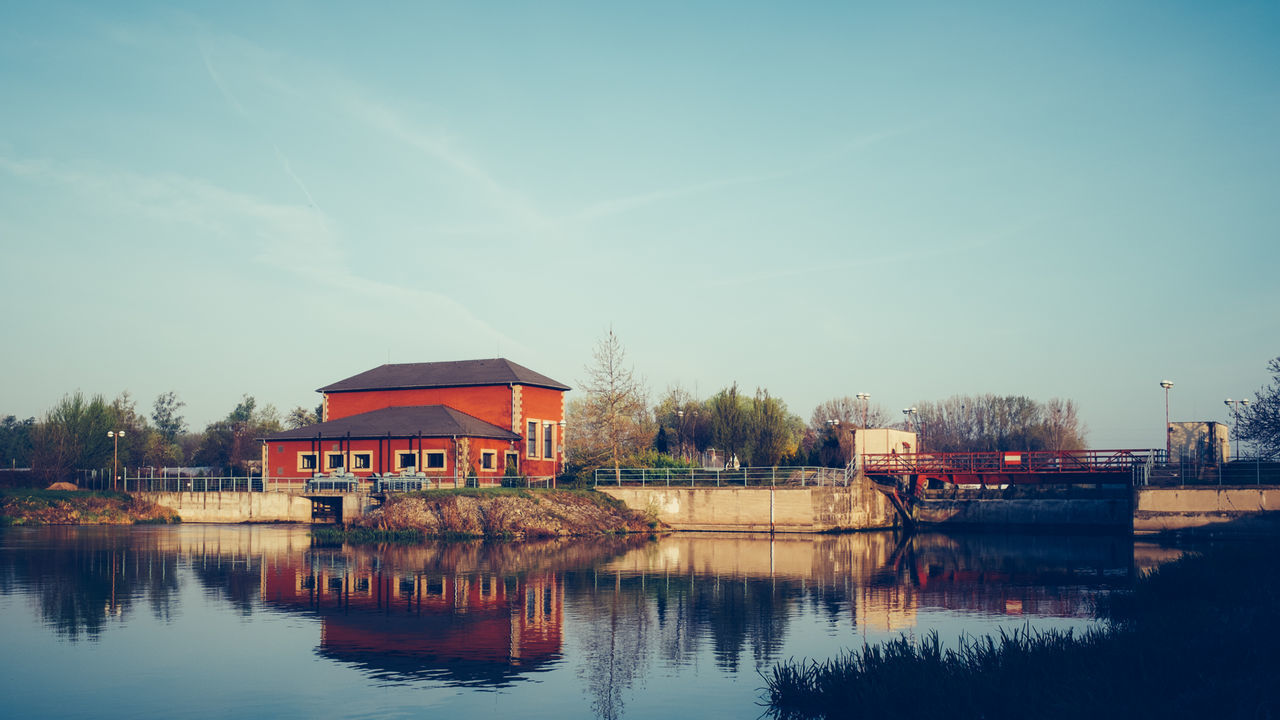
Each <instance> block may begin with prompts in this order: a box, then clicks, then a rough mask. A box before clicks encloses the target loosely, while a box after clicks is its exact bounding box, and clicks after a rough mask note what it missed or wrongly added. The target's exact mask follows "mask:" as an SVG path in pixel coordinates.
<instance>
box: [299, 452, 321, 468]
mask: <svg viewBox="0 0 1280 720" xmlns="http://www.w3.org/2000/svg"><path fill="white" fill-rule="evenodd" d="M305 458H311V467H305V466H304V465H303V460H304V459H305ZM317 462H318V460H317V458H316V454H315V453H313V452H299V453H298V472H315V471H316V470H318V469H319V467H318V466H317V464H316V463H317Z"/></svg>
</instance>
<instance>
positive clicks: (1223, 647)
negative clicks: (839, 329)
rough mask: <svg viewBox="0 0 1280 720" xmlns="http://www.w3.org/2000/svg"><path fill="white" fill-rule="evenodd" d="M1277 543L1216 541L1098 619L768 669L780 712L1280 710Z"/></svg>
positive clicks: (773, 706)
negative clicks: (1079, 625) (1080, 626)
mask: <svg viewBox="0 0 1280 720" xmlns="http://www.w3.org/2000/svg"><path fill="white" fill-rule="evenodd" d="M1277 553H1280V540H1276V539H1271V540H1266V541H1262V542H1259V543H1256V544H1247V545H1246V544H1236V545H1226V546H1220V547H1213V548H1209V549H1207V550H1205V551H1204V552H1203V553H1201V554H1198V555H1188V556H1184V557H1183V558H1182V559H1181V560H1179V561H1177V562H1175V563H1171V564H1170V565H1167V566H1164V567H1162V568H1160V569H1158V570H1156V571H1154V572H1153V573H1151V574H1150V575H1148V576H1146V577H1144V578H1143V579H1141V580H1139V581H1138V583H1137V586H1136V587H1135V589H1134V590H1133V592H1131V593H1122V594H1115V595H1112V596H1109V597H1108V598H1105V599H1104V600H1103V601H1102V602H1101V603H1100V607H1099V614H1100V616H1101V617H1103V618H1104V619H1106V620H1108V621H1109V623H1108V625H1107V626H1106V628H1104V629H1100V630H1095V631H1091V632H1087V633H1085V634H1083V635H1076V634H1072V633H1070V632H1037V631H1033V630H1030V629H1027V628H1023V629H1020V630H1017V631H1013V632H1004V633H1002V634H1001V636H1000V637H999V638H991V637H984V638H978V639H974V638H964V639H962V640H961V641H960V642H959V643H958V645H957V646H956V647H955V648H944V647H943V646H942V643H941V642H940V640H939V638H938V636H937V635H936V634H932V635H929V636H926V637H925V638H922V639H919V640H912V639H910V638H906V637H901V638H899V639H897V640H893V641H889V642H886V643H883V644H880V645H875V646H865V647H863V649H862V650H860V651H853V652H849V653H847V654H844V655H842V656H840V657H837V658H835V659H832V660H828V661H825V662H814V661H796V660H793V661H790V662H787V663H783V664H780V665H778V666H776V667H775V668H774V669H773V670H772V672H771V673H770V674H767V675H766V676H765V680H766V682H767V684H768V688H767V692H768V701H769V710H768V713H769V714H770V715H771V716H772V717H775V718H780V719H787V720H799V719H800V718H875V717H895V718H936V717H940V716H948V717H974V718H977V717H981V718H1026V717H1040V718H1081V717H1159V718H1203V717H1220V718H1235V717H1239V718H1246V717H1247V718H1269V717H1275V716H1276V715H1277V713H1280V684H1278V683H1276V681H1275V678H1276V673H1277V671H1280V642H1277V639H1278V638H1280V565H1278V564H1277V563H1276V562H1275V557H1276V556H1277Z"/></svg>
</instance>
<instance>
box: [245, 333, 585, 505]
mask: <svg viewBox="0 0 1280 720" xmlns="http://www.w3.org/2000/svg"><path fill="white" fill-rule="evenodd" d="M568 390H569V388H568V387H567V386H565V385H563V384H561V383H558V382H556V381H555V380H552V379H551V378H549V377H547V376H545V375H542V374H539V373H536V372H534V371H532V370H530V369H528V368H526V367H523V366H521V365H517V364H516V363H513V362H511V361H510V360H505V359H502V358H497V359H492V360H464V361H459V362H433V363H408V364H399V365H382V366H379V367H376V368H374V369H372V370H369V371H366V372H363V373H360V374H359V375H354V376H352V377H349V378H347V379H345V380H340V381H338V382H336V383H333V384H331V385H327V386H325V387H323V388H320V390H319V392H320V393H321V394H322V395H323V397H324V402H323V411H324V417H323V418H322V420H323V422H320V423H318V424H315V425H309V426H306V427H301V428H297V429H295V430H288V431H285V432H280V433H276V434H274V435H271V436H268V437H266V438H264V440H263V447H262V466H263V474H264V475H265V476H266V477H269V478H272V479H275V480H276V481H280V480H281V479H289V478H293V479H297V480H298V481H299V482H301V481H302V479H303V478H309V477H312V476H314V475H316V474H320V473H329V474H332V473H337V474H343V475H354V476H355V477H357V478H368V477H370V476H372V475H375V474H376V475H380V476H386V475H399V474H405V473H412V474H424V475H426V476H427V477H429V478H432V479H435V480H436V481H437V482H439V481H441V480H445V479H447V480H448V483H447V484H450V485H451V484H453V483H454V482H455V479H456V478H461V477H465V476H475V477H478V478H480V481H479V482H480V483H481V484H496V483H497V482H498V481H499V479H500V478H501V477H502V476H503V475H504V474H520V475H529V476H549V475H555V474H556V473H557V471H558V470H559V469H560V465H561V461H562V460H563V434H564V425H563V422H564V394H565V392H566V391H568Z"/></svg>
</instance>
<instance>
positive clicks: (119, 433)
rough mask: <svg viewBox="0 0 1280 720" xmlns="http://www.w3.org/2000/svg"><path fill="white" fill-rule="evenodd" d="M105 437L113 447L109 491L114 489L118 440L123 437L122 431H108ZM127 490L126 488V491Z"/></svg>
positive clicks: (118, 462) (118, 448)
mask: <svg viewBox="0 0 1280 720" xmlns="http://www.w3.org/2000/svg"><path fill="white" fill-rule="evenodd" d="M107 437H109V438H111V439H112V440H113V441H114V442H113V444H114V445H115V447H114V448H113V449H112V451H111V489H112V490H115V489H116V479H117V473H119V472H120V471H119V470H118V468H119V466H120V438H122V437H124V431H123V430H108V431H107ZM127 489H128V488H126V490H127Z"/></svg>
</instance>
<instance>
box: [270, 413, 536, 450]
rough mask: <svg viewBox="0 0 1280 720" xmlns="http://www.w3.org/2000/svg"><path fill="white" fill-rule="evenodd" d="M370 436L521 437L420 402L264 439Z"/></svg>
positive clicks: (466, 415)
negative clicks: (389, 434) (415, 404)
mask: <svg viewBox="0 0 1280 720" xmlns="http://www.w3.org/2000/svg"><path fill="white" fill-rule="evenodd" d="M348 433H350V435H349V437H351V438H353V439H355V438H360V439H371V438H381V437H386V436H387V433H391V437H394V438H405V437H417V436H418V435H419V434H420V435H421V436H422V437H469V438H495V439H498V440H519V439H520V436H519V435H516V434H515V433H513V432H511V431H510V430H507V429H505V428H500V427H498V426H497V425H492V424H490V423H487V422H485V421H483V420H481V419H480V418H478V417H474V416H472V415H468V414H466V413H464V412H458V411H457V410H454V409H453V408H451V407H445V406H444V405H417V406H413V407H391V408H383V409H381V410H371V411H369V412H367V413H360V414H359V415H351V416H349V417H344V418H340V419H338V420H331V421H329V422H322V423H318V424H315V425H307V426H305V427H300V428H297V429H296V430H285V431H284V432H278V433H276V434H274V435H268V436H267V437H265V438H263V439H264V440H266V441H268V442H272V441H275V440H310V439H312V438H314V437H316V435H319V436H321V437H322V438H328V439H336V438H339V437H348Z"/></svg>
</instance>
